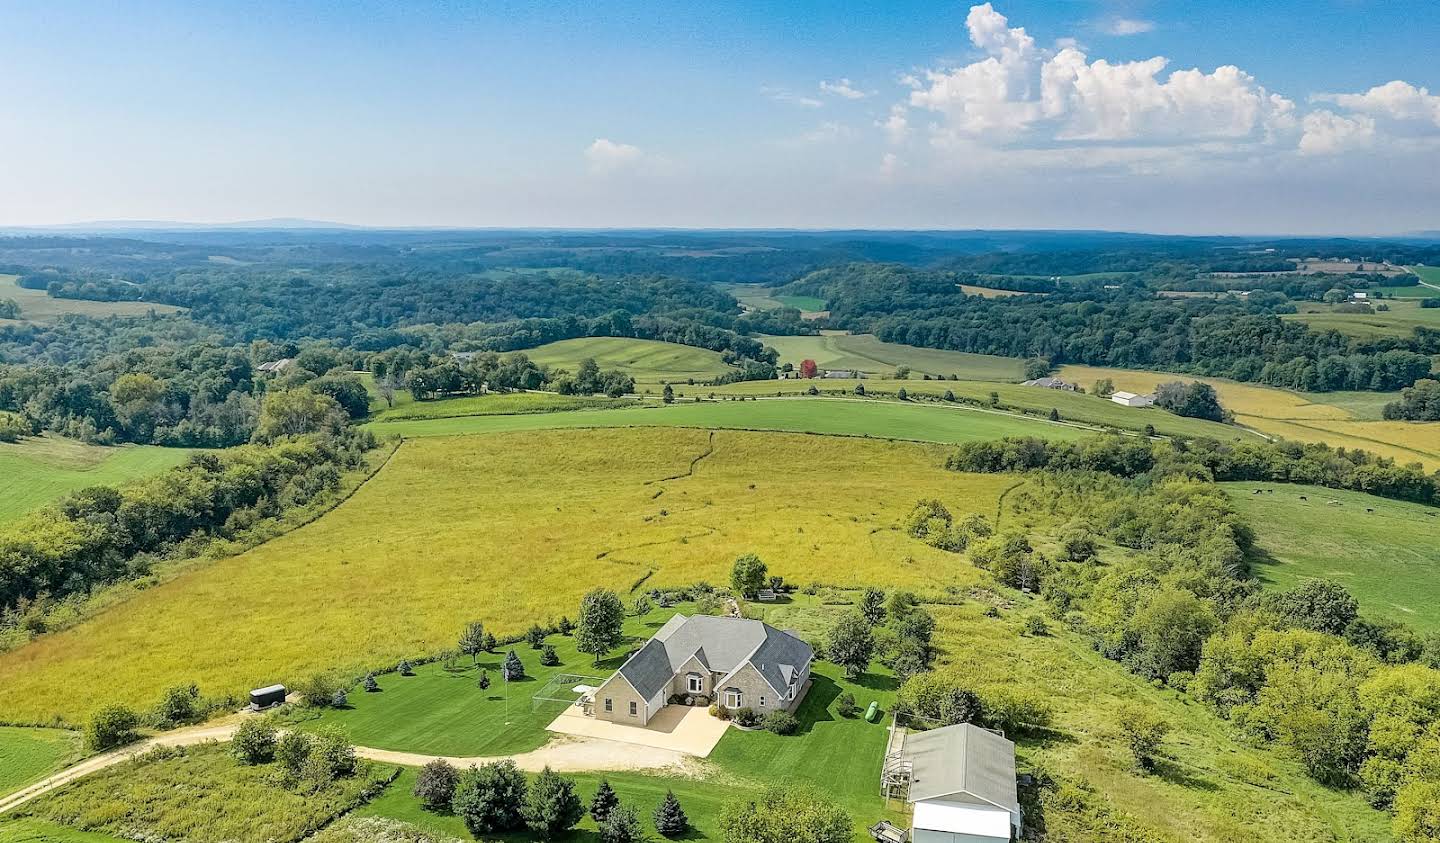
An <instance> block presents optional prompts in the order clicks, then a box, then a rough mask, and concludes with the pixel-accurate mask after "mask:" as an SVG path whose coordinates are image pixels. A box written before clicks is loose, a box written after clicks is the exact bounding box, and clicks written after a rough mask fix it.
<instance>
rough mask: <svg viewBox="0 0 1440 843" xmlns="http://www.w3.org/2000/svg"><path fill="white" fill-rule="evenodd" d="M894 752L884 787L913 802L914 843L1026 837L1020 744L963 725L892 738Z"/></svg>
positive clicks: (988, 842)
mask: <svg viewBox="0 0 1440 843" xmlns="http://www.w3.org/2000/svg"><path fill="white" fill-rule="evenodd" d="M902 735H903V737H902ZM897 737H900V738H901V739H900V740H899V741H898V743H899V747H898V748H896V747H895V744H896V743H897V741H896V740H895V739H896V738H897ZM891 747H892V752H891V753H890V755H889V757H888V758H887V761H886V772H885V773H883V774H882V788H883V789H884V790H885V791H886V793H885V795H886V796H887V797H888V796H891V795H899V793H903V794H904V798H905V800H906V801H907V802H909V803H910V806H911V809H912V814H911V822H910V826H911V828H910V841H911V843H1002V842H1005V843H1008V841H1010V840H1012V839H1016V838H1018V837H1019V836H1020V832H1021V820H1020V800H1019V796H1018V793H1017V789H1016V781H1015V744H1013V743H1011V742H1010V741H1008V740H1006V739H1005V738H1004V737H1003V736H1001V735H999V734H996V733H995V732H991V731H989V730H988V729H981V728H980V727H978V726H974V725H971V724H969V723H961V724H959V725H957V726H945V727H944V728H940V729H931V730H929V731H926V732H911V733H909V734H903V731H902V732H901V734H899V735H897V734H894V733H892V736H891Z"/></svg>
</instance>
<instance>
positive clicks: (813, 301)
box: [775, 296, 825, 313]
mask: <svg viewBox="0 0 1440 843" xmlns="http://www.w3.org/2000/svg"><path fill="white" fill-rule="evenodd" d="M775 301H778V302H780V303H781V304H783V305H785V306H786V307H793V308H795V309H796V310H802V311H806V312H810V313H813V312H815V311H817V310H824V309H825V300H824V299H817V298H816V297H814V296H776V297H775Z"/></svg>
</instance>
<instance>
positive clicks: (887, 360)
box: [760, 333, 1025, 381]
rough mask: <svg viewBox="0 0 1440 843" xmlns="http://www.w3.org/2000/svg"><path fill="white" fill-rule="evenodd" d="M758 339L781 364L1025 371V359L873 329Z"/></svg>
mask: <svg viewBox="0 0 1440 843" xmlns="http://www.w3.org/2000/svg"><path fill="white" fill-rule="evenodd" d="M760 339H761V341H763V342H764V343H765V344H766V345H768V346H770V347H771V348H773V349H775V350H776V351H778V352H780V362H781V363H792V364H794V365H795V366H797V367H798V366H799V365H800V361H802V360H806V359H809V360H814V361H815V364H816V365H817V366H818V367H820V369H822V370H824V369H845V370H850V371H858V372H865V373H867V374H883V375H889V374H892V373H894V371H895V369H896V368H898V367H900V366H909V367H910V369H911V370H912V371H913V372H914V373H915V374H916V375H917V376H919V375H925V374H928V375H939V376H943V377H949V376H950V375H952V374H953V375H955V376H956V377H959V378H963V379H965V380H980V381H1011V380H1015V381H1018V380H1020V379H1021V378H1023V377H1024V375H1025V362H1024V361H1023V360H1019V359H1017V358H1013V357H995V356H993V355H989V354H970V353H968V352H964V351H945V350H943V349H938V348H920V347H919V346H913V345H902V344H900V343H893V342H885V341H883V340H880V339H878V338H876V337H875V336H874V335H873V334H836V333H825V334H820V335H818V336H811V337H786V336H772V335H765V336H762V337H761V338H760Z"/></svg>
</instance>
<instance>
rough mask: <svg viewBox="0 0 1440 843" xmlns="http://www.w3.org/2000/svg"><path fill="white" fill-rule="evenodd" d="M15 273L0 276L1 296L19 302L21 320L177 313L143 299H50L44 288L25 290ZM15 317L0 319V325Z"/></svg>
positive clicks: (50, 320) (164, 305)
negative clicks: (18, 282)
mask: <svg viewBox="0 0 1440 843" xmlns="http://www.w3.org/2000/svg"><path fill="white" fill-rule="evenodd" d="M17 280H18V276H15V275H0V299H12V300H14V301H15V303H16V304H18V305H20V321H28V322H54V321H55V320H56V319H58V318H60V317H61V316H71V315H75V316H94V317H105V316H144V315H146V314H148V313H179V312H180V310H181V308H178V307H175V306H173V305H168V304H156V303H153V302H143V301H85V300H83V299H57V298H51V297H50V296H49V295H48V294H47V293H46V292H45V291H44V290H27V289H25V288H24V287H21V286H18V285H17V284H16V283H15V282H16V281H17ZM10 321H14V320H7V319H0V324H3V323H5V322H10Z"/></svg>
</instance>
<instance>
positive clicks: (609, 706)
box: [605, 697, 615, 711]
mask: <svg viewBox="0 0 1440 843" xmlns="http://www.w3.org/2000/svg"><path fill="white" fill-rule="evenodd" d="M605 710H606V711H614V710H615V701H614V700H612V699H610V698H609V697H606V698H605Z"/></svg>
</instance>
